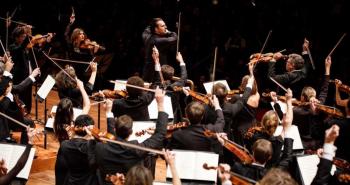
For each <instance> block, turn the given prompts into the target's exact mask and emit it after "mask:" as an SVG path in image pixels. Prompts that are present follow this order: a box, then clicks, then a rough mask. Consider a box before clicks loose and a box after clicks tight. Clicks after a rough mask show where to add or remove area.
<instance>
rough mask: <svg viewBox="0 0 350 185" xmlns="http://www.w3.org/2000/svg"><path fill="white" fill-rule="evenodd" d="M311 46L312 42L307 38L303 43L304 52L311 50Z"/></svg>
mask: <svg viewBox="0 0 350 185" xmlns="http://www.w3.org/2000/svg"><path fill="white" fill-rule="evenodd" d="M309 46H310V42H309V41H308V40H307V39H306V38H305V39H304V43H303V51H306V52H307V51H308V49H309Z"/></svg>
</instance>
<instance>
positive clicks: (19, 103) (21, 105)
mask: <svg viewBox="0 0 350 185" xmlns="http://www.w3.org/2000/svg"><path fill="white" fill-rule="evenodd" d="M13 99H14V101H15V102H16V104H17V106H18V108H19V110H20V112H21V114H22V116H23V117H25V116H27V115H28V111H27V109H26V108H25V106H26V105H25V104H24V102H23V101H22V100H20V99H19V98H18V96H17V95H14V96H13Z"/></svg>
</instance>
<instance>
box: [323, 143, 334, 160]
mask: <svg viewBox="0 0 350 185" xmlns="http://www.w3.org/2000/svg"><path fill="white" fill-rule="evenodd" d="M336 150H337V147H335V146H334V145H333V144H329V143H325V144H324V145H323V154H322V158H324V159H327V160H330V161H333V158H334V156H335V151H336Z"/></svg>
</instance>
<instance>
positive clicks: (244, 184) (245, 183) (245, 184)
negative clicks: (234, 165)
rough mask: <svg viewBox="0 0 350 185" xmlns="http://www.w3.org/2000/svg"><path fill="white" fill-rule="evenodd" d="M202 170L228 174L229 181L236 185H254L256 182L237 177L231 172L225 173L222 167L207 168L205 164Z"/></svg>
mask: <svg viewBox="0 0 350 185" xmlns="http://www.w3.org/2000/svg"><path fill="white" fill-rule="evenodd" d="M203 168H204V169H206V170H221V171H223V172H226V173H230V175H231V176H230V181H231V182H232V184H238V185H254V184H256V181H254V180H252V179H249V178H247V177H244V176H242V175H239V174H237V173H234V172H231V171H230V172H227V171H225V170H224V169H223V167H222V166H218V167H215V166H208V164H207V163H204V164H203Z"/></svg>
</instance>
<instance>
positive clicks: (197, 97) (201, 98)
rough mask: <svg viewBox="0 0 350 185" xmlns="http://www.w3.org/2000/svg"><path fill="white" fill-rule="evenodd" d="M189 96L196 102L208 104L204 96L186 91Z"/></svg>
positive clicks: (207, 99)
mask: <svg viewBox="0 0 350 185" xmlns="http://www.w3.org/2000/svg"><path fill="white" fill-rule="evenodd" d="M188 93H189V95H190V96H191V97H192V98H194V99H195V100H197V101H200V102H202V103H204V104H206V105H209V104H210V100H209V97H208V96H206V95H201V94H199V93H197V92H195V91H193V90H188Z"/></svg>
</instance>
